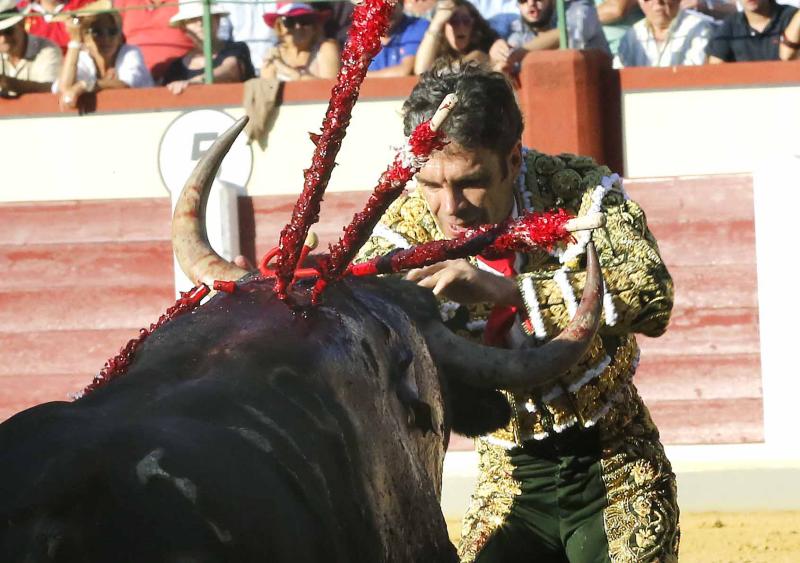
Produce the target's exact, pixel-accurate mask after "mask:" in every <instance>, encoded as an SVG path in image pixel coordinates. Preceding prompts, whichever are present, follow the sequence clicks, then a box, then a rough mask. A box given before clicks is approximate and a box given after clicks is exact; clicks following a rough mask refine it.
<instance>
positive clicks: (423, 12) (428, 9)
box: [403, 0, 436, 21]
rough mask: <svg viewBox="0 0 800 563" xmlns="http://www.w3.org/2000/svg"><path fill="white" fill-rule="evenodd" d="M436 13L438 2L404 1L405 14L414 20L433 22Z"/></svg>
mask: <svg viewBox="0 0 800 563" xmlns="http://www.w3.org/2000/svg"><path fill="white" fill-rule="evenodd" d="M435 12H436V0H403V13H404V14H405V15H407V16H409V17H412V18H422V19H424V20H428V21H431V19H433V14H434V13H435Z"/></svg>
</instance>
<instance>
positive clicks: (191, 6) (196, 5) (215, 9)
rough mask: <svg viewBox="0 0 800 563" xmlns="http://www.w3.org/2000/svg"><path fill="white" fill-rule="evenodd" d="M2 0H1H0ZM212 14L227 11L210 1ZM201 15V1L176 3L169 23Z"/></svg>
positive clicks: (224, 13)
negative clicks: (175, 8)
mask: <svg viewBox="0 0 800 563" xmlns="http://www.w3.org/2000/svg"><path fill="white" fill-rule="evenodd" d="M0 1H2V0H0ZM210 12H211V15H212V16H227V15H228V12H227V11H226V10H225V8H223V7H222V6H218V5H217V4H216V3H212V4H211V6H210ZM202 17H203V3H202V2H198V1H193V2H181V3H180V4H178V13H177V14H175V15H174V16H172V17H171V18H169V25H170V26H172V27H176V26H177V25H178V24H180V23H181V22H184V21H186V20H193V19H195V18H202Z"/></svg>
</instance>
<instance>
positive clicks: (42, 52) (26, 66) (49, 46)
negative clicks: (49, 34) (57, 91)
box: [0, 35, 61, 82]
mask: <svg viewBox="0 0 800 563" xmlns="http://www.w3.org/2000/svg"><path fill="white" fill-rule="evenodd" d="M59 70H61V49H59V48H58V47H57V46H56V44H55V43H53V42H52V41H48V40H47V39H44V38H43V37H38V36H36V35H28V45H27V46H26V47H25V55H24V56H23V57H22V58H21V59H20V60H19V62H18V63H17V64H16V65H14V64H13V63H12V62H11V58H10V57H9V56H8V54H6V53H2V54H0V75H5V76H10V77H12V78H19V79H20V80H32V81H34V82H53V81H54V80H58V72H59Z"/></svg>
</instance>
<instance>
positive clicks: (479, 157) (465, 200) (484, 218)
mask: <svg viewBox="0 0 800 563" xmlns="http://www.w3.org/2000/svg"><path fill="white" fill-rule="evenodd" d="M521 163H522V155H521V143H517V145H516V146H515V147H514V148H513V149H512V150H511V151H510V152H509V154H507V155H505V156H502V155H499V154H498V153H497V152H496V151H494V150H491V149H486V148H479V149H466V148H464V147H462V146H461V145H459V144H458V143H455V142H453V143H450V144H449V145H448V146H447V147H446V148H445V149H444V150H442V151H439V152H437V153H435V154H434V155H433V156H432V157H431V159H430V160H429V161H428V163H427V164H426V165H425V166H424V167H423V168H422V170H420V172H419V174H418V175H417V186H418V188H419V189H420V190H422V195H423V196H424V197H425V200H426V201H427V202H428V206H429V207H430V209H431V212H432V213H433V214H434V216H435V217H436V222H437V223H438V225H439V228H441V230H442V232H443V233H444V235H445V236H446V237H447V238H454V237H457V236H458V235H460V234H461V233H463V232H464V231H466V230H467V229H469V228H470V227H475V226H477V225H482V224H485V223H499V222H501V221H504V220H505V219H506V218H508V216H509V214H510V213H511V209H512V207H513V201H514V190H513V188H514V181H515V180H516V178H517V175H518V174H519V169H520V165H521Z"/></svg>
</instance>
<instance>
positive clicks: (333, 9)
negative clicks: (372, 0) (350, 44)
mask: <svg viewBox="0 0 800 563" xmlns="http://www.w3.org/2000/svg"><path fill="white" fill-rule="evenodd" d="M312 7H313V8H314V9H315V10H317V11H318V12H324V13H325V15H326V18H325V22H324V24H323V27H324V29H325V37H327V38H328V39H335V40H336V42H337V43H338V44H339V49H340V50H341V49H342V48H343V47H344V44H345V42H346V41H347V32H348V31H350V25H351V24H352V22H353V8H354V6H353V3H352V2H314V4H313V5H312Z"/></svg>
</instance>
